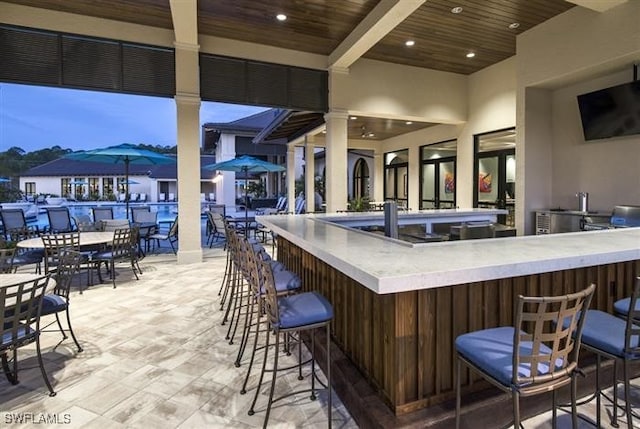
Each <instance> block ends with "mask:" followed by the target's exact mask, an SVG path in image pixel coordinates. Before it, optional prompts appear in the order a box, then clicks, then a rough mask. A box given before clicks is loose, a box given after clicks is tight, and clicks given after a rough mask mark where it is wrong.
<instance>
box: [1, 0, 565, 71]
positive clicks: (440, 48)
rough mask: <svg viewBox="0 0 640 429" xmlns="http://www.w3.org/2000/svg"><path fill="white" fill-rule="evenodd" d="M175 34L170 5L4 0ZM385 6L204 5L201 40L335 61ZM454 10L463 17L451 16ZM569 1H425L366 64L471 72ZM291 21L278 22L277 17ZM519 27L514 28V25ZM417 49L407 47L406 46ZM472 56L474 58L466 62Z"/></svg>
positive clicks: (321, 2)
mask: <svg viewBox="0 0 640 429" xmlns="http://www.w3.org/2000/svg"><path fill="white" fill-rule="evenodd" d="M3 1H6V2H9V3H17V4H22V5H26V6H33V7H39V8H44V9H54V10H58V11H62V12H69V13H75V14H80V15H88V16H94V17H99V18H106V19H112V20H117V21H125V22H130V23H136V24H142V25H148V26H152V27H161V28H167V29H172V28H173V24H172V19H171V10H170V6H169V0H3ZM379 2H380V1H379V0H303V1H302V0H270V1H259V0H199V1H198V31H199V32H200V33H201V34H206V35H211V36H217V37H224V38H229V39H237V40H243V41H248V42H254V43H260V44H265V45H272V46H278V47H282V48H287V49H293V50H298V51H304V52H311V53H315V54H322V55H329V54H330V53H331V52H333V51H334V50H335V49H336V48H337V47H338V45H340V43H341V42H342V41H343V40H344V39H345V38H346V37H347V36H348V35H349V34H350V33H351V32H352V31H353V29H354V28H355V27H356V26H357V25H358V24H359V23H360V22H361V21H362V20H363V19H364V18H365V17H366V16H367V14H369V13H370V12H371V11H372V10H373V9H374V8H375V7H376V6H377V5H378V3H379ZM453 7H462V12H461V13H459V14H453V13H452V12H451V9H452V8H453ZM572 7H574V5H573V4H572V3H569V2H566V1H563V0H427V1H426V2H425V3H424V4H422V6H420V7H419V8H418V9H417V10H416V11H415V12H414V13H413V14H411V15H410V16H409V17H408V18H407V19H405V20H404V21H403V22H401V23H400V24H399V25H398V26H397V27H395V29H393V30H391V31H390V32H389V33H388V34H387V35H386V36H385V37H383V38H382V39H381V40H380V41H379V42H378V43H377V44H375V45H374V46H373V47H372V48H371V49H369V50H368V51H367V52H366V53H365V54H364V57H365V58H371V59H376V60H381V61H388V62H393V63H398V64H405V65H412V66H416V67H424V68H429V69H434V70H442V71H448V72H453V73H461V74H470V73H473V72H476V71H478V70H481V69H483V68H485V67H487V66H489V65H491V64H495V63H496V62H499V61H502V60H504V59H506V58H508V57H510V56H513V55H514V54H515V46H516V43H515V40H516V35H518V34H520V33H522V32H523V31H526V30H528V29H530V28H532V27H534V26H536V25H538V24H540V23H541V22H544V21H546V20H548V19H549V18H552V17H554V16H556V15H558V14H560V13H562V12H564V11H566V10H568V9H570V8H572ZM278 13H284V14H286V15H287V16H288V19H287V20H286V21H284V22H280V21H278V20H276V19H275V16H276V14H278ZM512 23H518V24H519V27H518V28H516V29H510V28H509V25H510V24H512ZM407 40H414V41H415V45H414V46H412V47H406V46H405V41H407ZM468 52H474V53H475V54H476V55H475V57H474V58H471V59H469V58H467V57H466V54H467V53H468Z"/></svg>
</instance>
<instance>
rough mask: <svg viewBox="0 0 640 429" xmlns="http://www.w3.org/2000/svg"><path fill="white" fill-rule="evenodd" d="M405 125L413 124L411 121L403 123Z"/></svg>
mask: <svg viewBox="0 0 640 429" xmlns="http://www.w3.org/2000/svg"><path fill="white" fill-rule="evenodd" d="M405 124H406V125H411V124H413V122H412V121H407V122H405Z"/></svg>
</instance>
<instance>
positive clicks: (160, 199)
mask: <svg viewBox="0 0 640 429" xmlns="http://www.w3.org/2000/svg"><path fill="white" fill-rule="evenodd" d="M166 200H167V196H166V194H165V193H164V192H161V193H160V194H159V195H158V201H159V202H164V201H166Z"/></svg>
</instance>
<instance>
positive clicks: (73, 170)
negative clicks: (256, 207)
mask: <svg viewBox="0 0 640 429" xmlns="http://www.w3.org/2000/svg"><path fill="white" fill-rule="evenodd" d="M215 162H216V157H215V156H214V155H201V156H200V167H204V166H205V165H209V164H214V163H215ZM177 170H178V164H177V163H174V164H165V165H139V164H131V165H130V166H129V176H131V177H133V176H149V177H151V178H153V179H172V180H176V179H177V177H178V173H177ZM214 174H215V171H212V170H203V169H201V170H200V177H201V178H203V179H210V178H212V177H213V175H214ZM123 175H124V164H106V163H101V162H91V161H75V160H71V159H67V158H58V159H56V160H53V161H49V162H47V163H45V164H42V165H38V166H37V167H33V168H31V169H29V170H28V171H26V172H24V173H23V174H22V176H23V177H45V176H59V177H89V176H93V177H97V176H123Z"/></svg>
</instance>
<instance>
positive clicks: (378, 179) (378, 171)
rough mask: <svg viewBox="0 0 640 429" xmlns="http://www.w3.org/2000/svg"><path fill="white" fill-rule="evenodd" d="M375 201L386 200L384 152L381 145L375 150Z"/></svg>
mask: <svg viewBox="0 0 640 429" xmlns="http://www.w3.org/2000/svg"><path fill="white" fill-rule="evenodd" d="M372 181H373V183H372V188H373V192H372V195H371V197H372V198H373V201H384V153H383V152H382V149H381V148H380V147H376V148H375V149H374V151H373V177H372Z"/></svg>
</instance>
